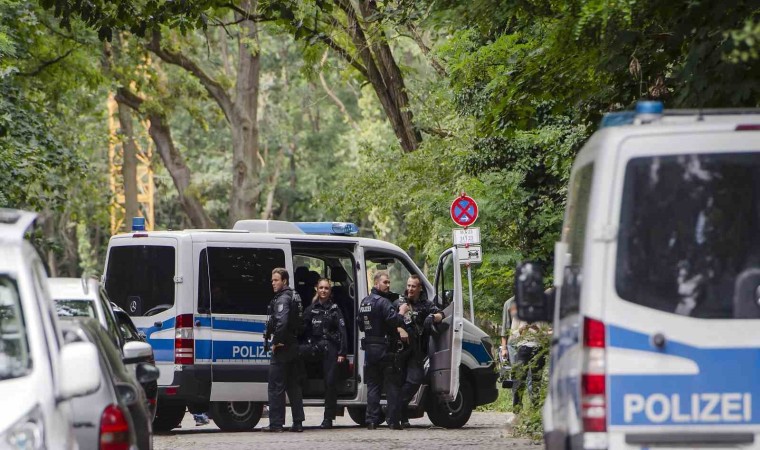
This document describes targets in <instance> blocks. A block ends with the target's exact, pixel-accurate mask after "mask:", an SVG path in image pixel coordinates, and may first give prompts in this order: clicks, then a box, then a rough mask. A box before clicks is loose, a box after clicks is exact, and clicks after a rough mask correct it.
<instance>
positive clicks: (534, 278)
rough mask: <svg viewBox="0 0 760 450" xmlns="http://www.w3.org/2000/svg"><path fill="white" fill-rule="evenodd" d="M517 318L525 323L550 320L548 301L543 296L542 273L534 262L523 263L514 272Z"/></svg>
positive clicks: (545, 296)
mask: <svg viewBox="0 0 760 450" xmlns="http://www.w3.org/2000/svg"><path fill="white" fill-rule="evenodd" d="M515 303H517V316H518V317H519V318H520V320H524V321H526V322H549V321H551V320H552V317H551V313H550V307H549V299H548V298H547V295H546V294H544V271H543V269H542V268H541V266H540V265H538V264H536V263H534V262H524V263H522V264H520V265H519V266H517V270H516V271H515Z"/></svg>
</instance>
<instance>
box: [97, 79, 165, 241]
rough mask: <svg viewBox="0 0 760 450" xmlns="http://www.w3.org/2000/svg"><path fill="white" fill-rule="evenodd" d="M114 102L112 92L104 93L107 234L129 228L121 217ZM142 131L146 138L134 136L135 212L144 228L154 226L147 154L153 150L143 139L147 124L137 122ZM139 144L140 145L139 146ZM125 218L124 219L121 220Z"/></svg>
mask: <svg viewBox="0 0 760 450" xmlns="http://www.w3.org/2000/svg"><path fill="white" fill-rule="evenodd" d="M117 110H118V105H117V103H116V100H115V99H114V95H113V93H111V94H109V96H108V130H109V135H110V138H109V140H108V168H109V178H110V185H111V194H112V201H111V207H110V215H111V234H116V233H119V232H123V231H129V230H130V229H131V218H127V217H124V215H125V213H126V208H125V197H124V176H123V174H122V167H123V162H124V147H123V145H122V143H121V138H120V137H119V135H118V131H119V123H118V120H117V119H116V114H117ZM138 123H139V124H140V127H141V129H142V130H144V131H145V133H144V135H146V139H135V143H136V144H137V180H136V181H137V203H138V207H137V209H138V214H140V215H141V216H142V217H144V218H145V229H146V230H147V231H151V230H153V229H154V223H155V222H154V207H153V194H154V192H155V186H154V184H153V168H152V167H151V156H152V153H153V147H152V141H151V140H150V138H147V129H148V125H147V123H145V122H139V121H138ZM141 144H142V145H141ZM125 219H126V220H125Z"/></svg>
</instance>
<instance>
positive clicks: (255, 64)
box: [230, 0, 262, 225]
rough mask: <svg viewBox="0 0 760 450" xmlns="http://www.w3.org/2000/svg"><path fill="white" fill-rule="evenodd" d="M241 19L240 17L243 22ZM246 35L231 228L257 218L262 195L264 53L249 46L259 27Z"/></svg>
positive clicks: (250, 2) (248, 28)
mask: <svg viewBox="0 0 760 450" xmlns="http://www.w3.org/2000/svg"><path fill="white" fill-rule="evenodd" d="M256 5H257V0H243V2H242V3H241V8H242V9H244V10H246V11H254V10H255V9H256ZM239 18H240V17H238V19H239ZM241 28H242V34H241V35H240V37H239V38H238V57H239V62H238V72H237V81H236V83H235V100H234V108H235V112H236V114H234V115H233V116H232V123H231V124H232V170H233V172H232V192H231V194H230V225H232V224H234V223H235V221H237V220H240V219H250V218H252V217H254V216H255V215H256V210H257V209H258V208H257V207H258V204H259V197H260V195H261V191H262V185H261V184H262V183H261V179H260V171H261V165H260V163H259V127H258V100H259V73H260V66H261V63H260V53H259V49H258V48H255V49H254V48H250V47H249V45H248V44H247V43H246V42H250V41H253V42H258V32H257V26H256V23H254V22H252V21H250V20H246V21H244V22H242V23H241Z"/></svg>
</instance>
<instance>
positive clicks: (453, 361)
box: [428, 247, 464, 402]
mask: <svg viewBox="0 0 760 450" xmlns="http://www.w3.org/2000/svg"><path fill="white" fill-rule="evenodd" d="M435 303H436V305H437V306H438V307H439V308H441V309H442V310H443V313H444V315H445V317H444V319H443V322H442V323H439V324H438V325H437V326H438V331H439V333H438V334H437V335H434V336H432V337H431V339H430V346H429V348H428V356H429V357H430V385H431V387H432V390H433V394H435V395H436V396H438V397H439V398H440V399H441V400H443V401H446V402H452V401H454V400H455V399H456V397H457V391H458V390H459V364H460V363H461V361H462V334H463V333H464V331H463V328H464V322H463V318H462V310H463V307H462V306H463V302H462V270H461V266H460V265H459V261H458V260H457V253H456V248H454V247H452V248H450V249H448V250H446V251H445V252H443V253H442V254H441V256H440V258H438V267H437V268H436V271H435Z"/></svg>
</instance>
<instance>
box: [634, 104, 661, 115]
mask: <svg viewBox="0 0 760 450" xmlns="http://www.w3.org/2000/svg"><path fill="white" fill-rule="evenodd" d="M664 110H665V106H664V105H663V104H662V102H660V101H656V100H640V101H638V102H636V114H657V115H660V114H662V112H663V111H664Z"/></svg>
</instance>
